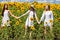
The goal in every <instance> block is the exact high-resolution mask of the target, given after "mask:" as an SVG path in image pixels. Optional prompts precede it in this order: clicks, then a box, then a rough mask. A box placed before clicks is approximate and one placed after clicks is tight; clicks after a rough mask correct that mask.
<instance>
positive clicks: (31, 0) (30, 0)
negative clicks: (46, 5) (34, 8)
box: [0, 0, 60, 3]
mask: <svg viewBox="0 0 60 40" xmlns="http://www.w3.org/2000/svg"><path fill="white" fill-rule="evenodd" d="M0 1H3V0H0ZM18 1H22V2H25V1H26V0H18ZM28 1H29V2H33V1H34V0H28ZM37 1H44V0H37ZM46 1H47V2H50V1H51V0H46ZM52 1H53V3H60V0H52Z"/></svg>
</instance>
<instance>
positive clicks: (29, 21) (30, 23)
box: [25, 11, 36, 27]
mask: <svg viewBox="0 0 60 40" xmlns="http://www.w3.org/2000/svg"><path fill="white" fill-rule="evenodd" d="M35 14H36V13H34V12H33V11H30V12H29V16H28V18H27V20H26V23H25V26H28V27H31V26H33V25H34V24H33V22H34V15H35Z"/></svg>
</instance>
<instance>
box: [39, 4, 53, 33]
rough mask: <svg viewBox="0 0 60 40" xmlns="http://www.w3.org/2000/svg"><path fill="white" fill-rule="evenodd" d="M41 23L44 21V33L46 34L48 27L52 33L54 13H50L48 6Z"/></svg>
mask: <svg viewBox="0 0 60 40" xmlns="http://www.w3.org/2000/svg"><path fill="white" fill-rule="evenodd" d="M41 21H44V33H45V34H46V26H49V27H50V32H51V31H52V26H53V13H52V11H50V6H49V5H46V6H45V11H44V12H43V14H42V17H41V20H40V22H39V24H40V23H41Z"/></svg>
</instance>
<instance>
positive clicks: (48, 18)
mask: <svg viewBox="0 0 60 40" xmlns="http://www.w3.org/2000/svg"><path fill="white" fill-rule="evenodd" d="M40 21H44V26H52V25H53V13H52V11H44V12H43V14H42V17H41V20H40Z"/></svg>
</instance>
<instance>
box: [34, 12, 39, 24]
mask: <svg viewBox="0 0 60 40" xmlns="http://www.w3.org/2000/svg"><path fill="white" fill-rule="evenodd" d="M35 18H36V21H37V23H38V17H37V15H36V13H35Z"/></svg>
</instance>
